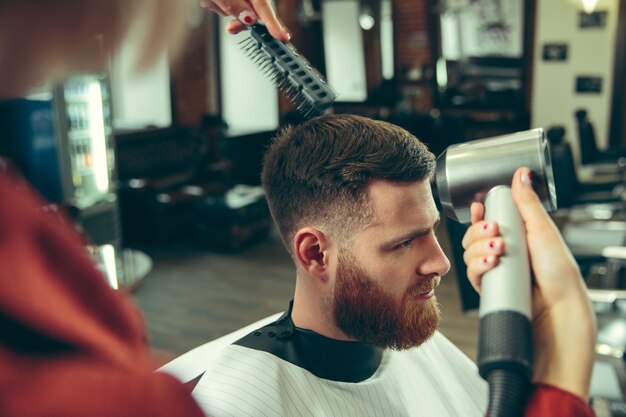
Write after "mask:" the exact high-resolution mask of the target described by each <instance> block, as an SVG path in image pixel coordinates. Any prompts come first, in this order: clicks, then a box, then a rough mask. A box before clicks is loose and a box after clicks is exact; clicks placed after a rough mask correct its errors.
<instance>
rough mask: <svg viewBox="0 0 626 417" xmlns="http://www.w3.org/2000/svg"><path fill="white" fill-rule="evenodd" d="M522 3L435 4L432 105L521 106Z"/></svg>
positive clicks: (483, 0)
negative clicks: (434, 62) (435, 38)
mask: <svg viewBox="0 0 626 417" xmlns="http://www.w3.org/2000/svg"><path fill="white" fill-rule="evenodd" d="M524 4H525V2H524V1H523V0H477V1H467V0H466V1H454V2H452V1H440V2H438V3H437V5H436V7H435V10H436V11H437V15H438V19H437V21H436V22H435V25H437V26H438V31H436V32H437V33H438V36H439V40H438V42H437V45H436V47H437V51H436V53H435V56H436V68H435V78H436V91H435V105H436V106H437V107H444V108H445V107H471V108H498V109H502V108H509V109H510V108H523V107H524V105H525V101H524V99H525V94H524V85H525V67H524V66H525V64H524V62H525V59H526V58H527V56H526V53H525V42H524V38H525V21H526V17H525V7H524Z"/></svg>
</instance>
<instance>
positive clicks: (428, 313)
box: [331, 181, 450, 349]
mask: <svg viewBox="0 0 626 417" xmlns="http://www.w3.org/2000/svg"><path fill="white" fill-rule="evenodd" d="M367 191H368V193H369V196H370V199H371V202H372V204H373V207H374V213H375V221H374V222H373V224H371V225H370V226H368V227H367V228H366V229H364V230H362V231H360V232H358V233H356V234H355V235H354V237H353V239H352V240H351V241H350V249H345V248H344V249H342V250H340V253H339V256H338V265H337V272H336V280H335V287H334V293H333V296H332V303H331V305H332V312H333V316H334V319H335V322H336V325H337V326H338V327H339V329H341V330H342V331H343V332H344V333H345V334H346V336H348V337H351V338H353V339H356V340H359V341H362V342H364V343H368V344H372V345H376V346H379V347H382V348H388V347H389V348H395V349H407V348H410V347H414V346H417V345H420V344H421V343H423V342H424V341H426V340H427V339H428V338H429V337H430V336H432V334H433V333H434V331H435V330H436V328H437V326H438V324H439V308H438V304H437V301H436V297H435V296H434V288H435V287H436V286H437V285H438V284H439V280H440V277H441V276H442V275H444V274H446V273H447V272H448V270H449V269H450V263H449V261H448V259H447V258H446V256H445V255H444V253H443V252H442V250H441V247H440V246H439V243H438V242H437V239H436V237H435V234H434V229H435V227H436V226H437V224H438V222H439V214H438V212H437V209H436V207H435V205H434V202H433V197H432V194H431V191H430V185H429V183H428V182H427V181H420V182H414V183H404V184H394V183H390V182H386V181H374V182H372V183H371V184H370V185H369V186H368V190H367Z"/></svg>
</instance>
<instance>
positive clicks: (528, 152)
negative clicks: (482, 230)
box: [436, 129, 556, 417]
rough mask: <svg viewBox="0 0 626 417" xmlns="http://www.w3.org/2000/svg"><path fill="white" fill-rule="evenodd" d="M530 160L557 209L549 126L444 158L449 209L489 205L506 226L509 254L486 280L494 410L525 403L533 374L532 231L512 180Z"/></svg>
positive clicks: (443, 187)
mask: <svg viewBox="0 0 626 417" xmlns="http://www.w3.org/2000/svg"><path fill="white" fill-rule="evenodd" d="M522 166H526V167H528V168H530V169H531V171H532V173H533V176H532V178H533V188H534V189H535V191H536V192H537V194H538V195H539V198H540V199H541V201H542V203H543V206H544V207H545V208H546V210H548V211H552V210H554V209H556V193H555V189H554V179H553V175H552V165H551V160H550V151H549V146H548V142H547V141H546V138H545V135H544V132H543V129H533V130H527V131H524V132H519V133H513V134H510V135H503V136H497V137H493V138H488V139H481V140H476V141H471V142H466V143H462V144H458V145H453V146H450V147H449V148H448V149H446V150H445V151H444V152H443V153H442V154H441V155H440V156H439V158H438V159H437V173H436V186H437V194H438V196H439V200H440V202H441V206H442V208H443V211H444V213H445V214H446V215H447V216H448V217H450V218H452V219H454V220H456V221H459V222H461V223H469V222H470V205H471V204H472V202H474V201H478V202H482V203H483V204H484V205H485V220H493V221H495V222H497V223H498V225H499V227H500V234H501V235H502V237H503V239H504V241H505V253H504V255H503V256H501V257H500V262H499V264H498V265H497V266H496V267H495V268H493V269H492V270H490V271H489V272H487V273H485V274H484V275H483V278H482V283H481V298H480V309H479V315H480V334H479V342H478V368H479V372H480V374H481V376H482V377H483V378H485V379H486V380H487V381H488V382H489V389H490V398H489V410H488V414H487V415H488V416H507V417H508V416H515V415H518V414H520V412H521V410H523V402H524V398H525V391H526V389H527V387H528V386H529V381H530V378H531V376H532V332H531V325H530V320H531V271H530V265H529V259H528V249H527V246H526V231H525V229H524V223H523V222H522V219H521V217H520V214H519V211H518V210H517V206H516V205H515V203H514V202H513V196H512V193H511V181H512V179H513V174H514V173H515V171H516V170H517V169H518V168H520V167H522Z"/></svg>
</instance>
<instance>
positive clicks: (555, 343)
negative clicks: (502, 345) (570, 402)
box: [533, 303, 596, 401]
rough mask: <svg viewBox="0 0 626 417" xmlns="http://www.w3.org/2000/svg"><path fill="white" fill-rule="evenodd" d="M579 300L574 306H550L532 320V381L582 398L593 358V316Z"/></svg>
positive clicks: (586, 391)
mask: <svg viewBox="0 0 626 417" xmlns="http://www.w3.org/2000/svg"><path fill="white" fill-rule="evenodd" d="M581 306H584V303H579V304H578V306H577V308H575V309H569V308H561V307H563V306H557V307H555V308H553V309H551V311H550V314H549V315H546V316H544V317H543V318H541V319H540V320H537V321H536V322H535V323H534V334H535V337H534V351H535V360H534V372H533V382H534V383H536V384H548V385H552V386H555V387H558V388H560V389H562V390H565V391H567V392H570V393H572V394H574V395H576V396H578V397H580V398H581V399H582V400H583V401H587V399H588V397H589V384H590V380H591V371H592V368H593V363H594V360H595V340H596V326H595V319H594V316H593V314H592V313H591V311H590V309H591V307H589V311H584V310H586V309H585V308H581Z"/></svg>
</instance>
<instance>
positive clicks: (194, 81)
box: [172, 19, 209, 127]
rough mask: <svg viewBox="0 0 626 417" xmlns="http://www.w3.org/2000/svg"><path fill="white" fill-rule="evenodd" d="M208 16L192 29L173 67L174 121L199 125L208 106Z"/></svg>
mask: <svg viewBox="0 0 626 417" xmlns="http://www.w3.org/2000/svg"><path fill="white" fill-rule="evenodd" d="M207 25H208V23H207V19H205V20H204V23H203V24H202V25H201V26H199V27H198V28H196V29H194V30H193V32H192V33H191V35H190V37H189V39H188V40H187V41H186V47H185V49H184V51H183V52H182V54H181V57H180V58H179V60H178V62H177V63H176V64H175V65H174V67H173V68H172V90H173V97H172V104H173V109H172V111H173V112H174V120H175V123H176V124H178V125H181V126H190V127H199V125H200V117H201V116H202V114H204V113H206V112H207V107H208V83H209V75H208V65H207V42H208V36H207Z"/></svg>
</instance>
